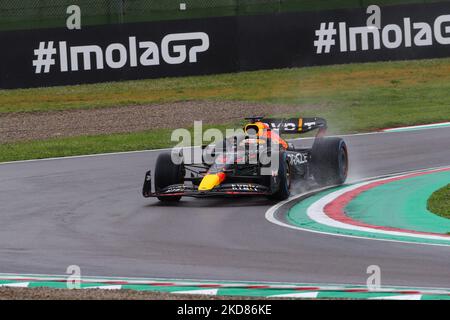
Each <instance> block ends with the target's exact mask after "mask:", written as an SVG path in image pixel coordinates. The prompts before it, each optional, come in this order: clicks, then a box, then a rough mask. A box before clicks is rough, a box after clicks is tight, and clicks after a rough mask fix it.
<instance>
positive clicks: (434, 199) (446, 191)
mask: <svg viewBox="0 0 450 320" xmlns="http://www.w3.org/2000/svg"><path fill="white" fill-rule="evenodd" d="M428 210H430V211H431V212H433V213H435V214H437V215H439V216H442V217H444V218H449V219H450V184H448V185H447V186H445V187H444V188H442V189H439V190H438V191H436V192H435V193H433V194H432V195H431V197H430V198H429V199H428ZM449 234H450V232H449Z"/></svg>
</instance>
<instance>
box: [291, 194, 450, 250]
mask: <svg viewBox="0 0 450 320" xmlns="http://www.w3.org/2000/svg"><path fill="white" fill-rule="evenodd" d="M345 187H348V186H341V187H337V188H332V189H329V190H326V191H323V192H319V193H317V194H316V195H314V196H311V197H309V198H306V199H304V200H302V201H300V202H299V203H297V204H296V205H294V206H293V207H292V208H291V209H290V210H289V211H288V212H287V215H286V220H287V222H288V223H289V224H291V225H293V226H295V227H299V228H302V229H306V230H311V231H316V232H323V233H329V234H336V235H344V236H350V237H362V238H367V239H377V240H388V241H402V242H411V243H422V244H433V245H447V246H450V239H449V240H434V239H425V238H421V237H420V235H417V236H416V237H410V236H397V235H389V234H382V233H372V232H366V231H359V230H350V229H340V228H335V227H330V226H326V225H323V224H320V223H317V222H315V221H313V220H311V219H310V218H309V217H308V215H307V210H308V208H309V207H310V206H311V205H312V204H313V203H314V202H316V201H318V200H320V199H321V198H323V197H325V196H326V195H328V194H330V193H332V192H335V191H337V190H339V189H341V188H345Z"/></svg>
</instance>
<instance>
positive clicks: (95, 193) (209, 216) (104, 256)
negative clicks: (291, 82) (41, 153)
mask: <svg viewBox="0 0 450 320" xmlns="http://www.w3.org/2000/svg"><path fill="white" fill-rule="evenodd" d="M345 139H346V141H347V143H348V145H349V149H350V156H351V179H352V180H355V179H361V178H365V177H371V176H377V175H383V174H390V173H396V172H403V171H407V170H415V169H421V168H429V167H438V166H443V165H449V164H450V128H441V129H428V130H423V131H414V132H397V133H381V134H369V135H356V136H348V137H346V138H345ZM300 143H305V141H300ZM306 143H307V141H306ZM157 153H158V152H140V153H129V154H117V155H107V156H96V157H81V158H70V159H62V160H47V161H35V162H34V161H33V162H22V163H13V164H3V165H0V203H1V207H0V272H2V273H35V274H61V273H64V272H65V270H66V268H67V266H68V265H72V264H77V265H79V266H80V267H81V268H82V272H83V275H96V276H100V275H101V276H142V277H161V278H172V279H174V278H180V279H181V278H183V279H211V280H245V281H280V282H303V283H308V282H310V283H352V284H357V283H359V284H364V283H365V281H366V278H367V275H366V269H367V266H369V265H373V264H376V265H379V266H380V267H381V271H382V284H383V285H408V286H428V287H447V288H450V249H449V248H448V247H430V246H423V245H416V244H402V243H388V242H379V241H371V240H365V239H351V238H341V237H334V236H330V235H321V234H313V233H309V232H300V231H297V230H289V229H286V228H283V227H280V226H276V225H274V224H271V223H269V222H268V221H266V220H265V219H264V214H265V211H266V210H267V209H268V208H269V207H270V206H271V205H273V203H271V202H268V201H267V200H265V199H235V200H232V201H228V200H223V199H186V200H183V201H182V202H181V203H180V204H179V205H177V206H161V205H160V204H158V202H156V201H154V200H146V199H143V198H142V197H141V195H140V188H141V183H142V182H143V181H142V180H143V174H144V173H145V171H146V169H148V168H152V167H153V164H154V161H155V158H156V156H157Z"/></svg>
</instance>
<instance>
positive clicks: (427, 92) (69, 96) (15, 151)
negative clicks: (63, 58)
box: [0, 59, 450, 161]
mask: <svg viewBox="0 0 450 320" xmlns="http://www.w3.org/2000/svg"><path fill="white" fill-rule="evenodd" d="M449 92H450V59H434V60H421V61H402V62H384V63H366V64H351V65H339V66H326V67H311V68H297V69H284V70H269V71H257V72H244V73H238V74H224V75H214V76H201V77H185V78H170V79H157V80H141V81H127V82H116V83H103V84H93V85H79V86H67V87H53V88H38V89H26V90H0V113H8V112H31V111H54V110H69V109H90V108H104V107H116V106H129V105H147V104H148V105H150V104H154V103H167V102H176V101H188V100H220V101H222V100H232V101H250V102H261V103H283V104H294V105H296V106H298V110H299V111H298V112H295V114H289V115H287V114H286V115H280V116H294V115H295V116H300V115H302V116H305V117H307V116H320V117H324V118H326V119H327V120H328V122H329V125H330V133H354V132H364V131H372V130H377V129H380V128H385V127H395V126H407V125H415V124H424V123H433V122H444V121H449V120H450V95H449V94H448V93H449ZM149 107H151V106H149ZM219 125H224V124H223V123H222V124H220V123H219ZM230 125H237V124H230ZM168 136H169V131H168V130H152V131H147V132H141V133H133V134H117V135H110V136H95V137H75V138H66V139H51V140H47V141H39V142H20V143H14V144H7V145H0V160H1V161H10V160H19V159H32V158H43V157H56V156H67V155H78V154H87V153H102V152H113V151H126V150H139V149H151V148H161V147H168V146H170V145H172V143H171V142H170V139H168Z"/></svg>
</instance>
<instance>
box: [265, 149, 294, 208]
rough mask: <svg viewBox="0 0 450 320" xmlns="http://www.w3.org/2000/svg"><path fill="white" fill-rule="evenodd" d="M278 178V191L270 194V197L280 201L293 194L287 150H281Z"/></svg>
mask: <svg viewBox="0 0 450 320" xmlns="http://www.w3.org/2000/svg"><path fill="white" fill-rule="evenodd" d="M277 179H278V188H277V191H276V192H275V193H273V194H272V195H270V196H269V198H271V199H274V200H279V201H282V200H286V199H287V198H289V196H290V195H291V191H290V188H291V168H290V166H289V163H288V161H287V159H286V153H285V152H280V156H279V163H278V175H277Z"/></svg>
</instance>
